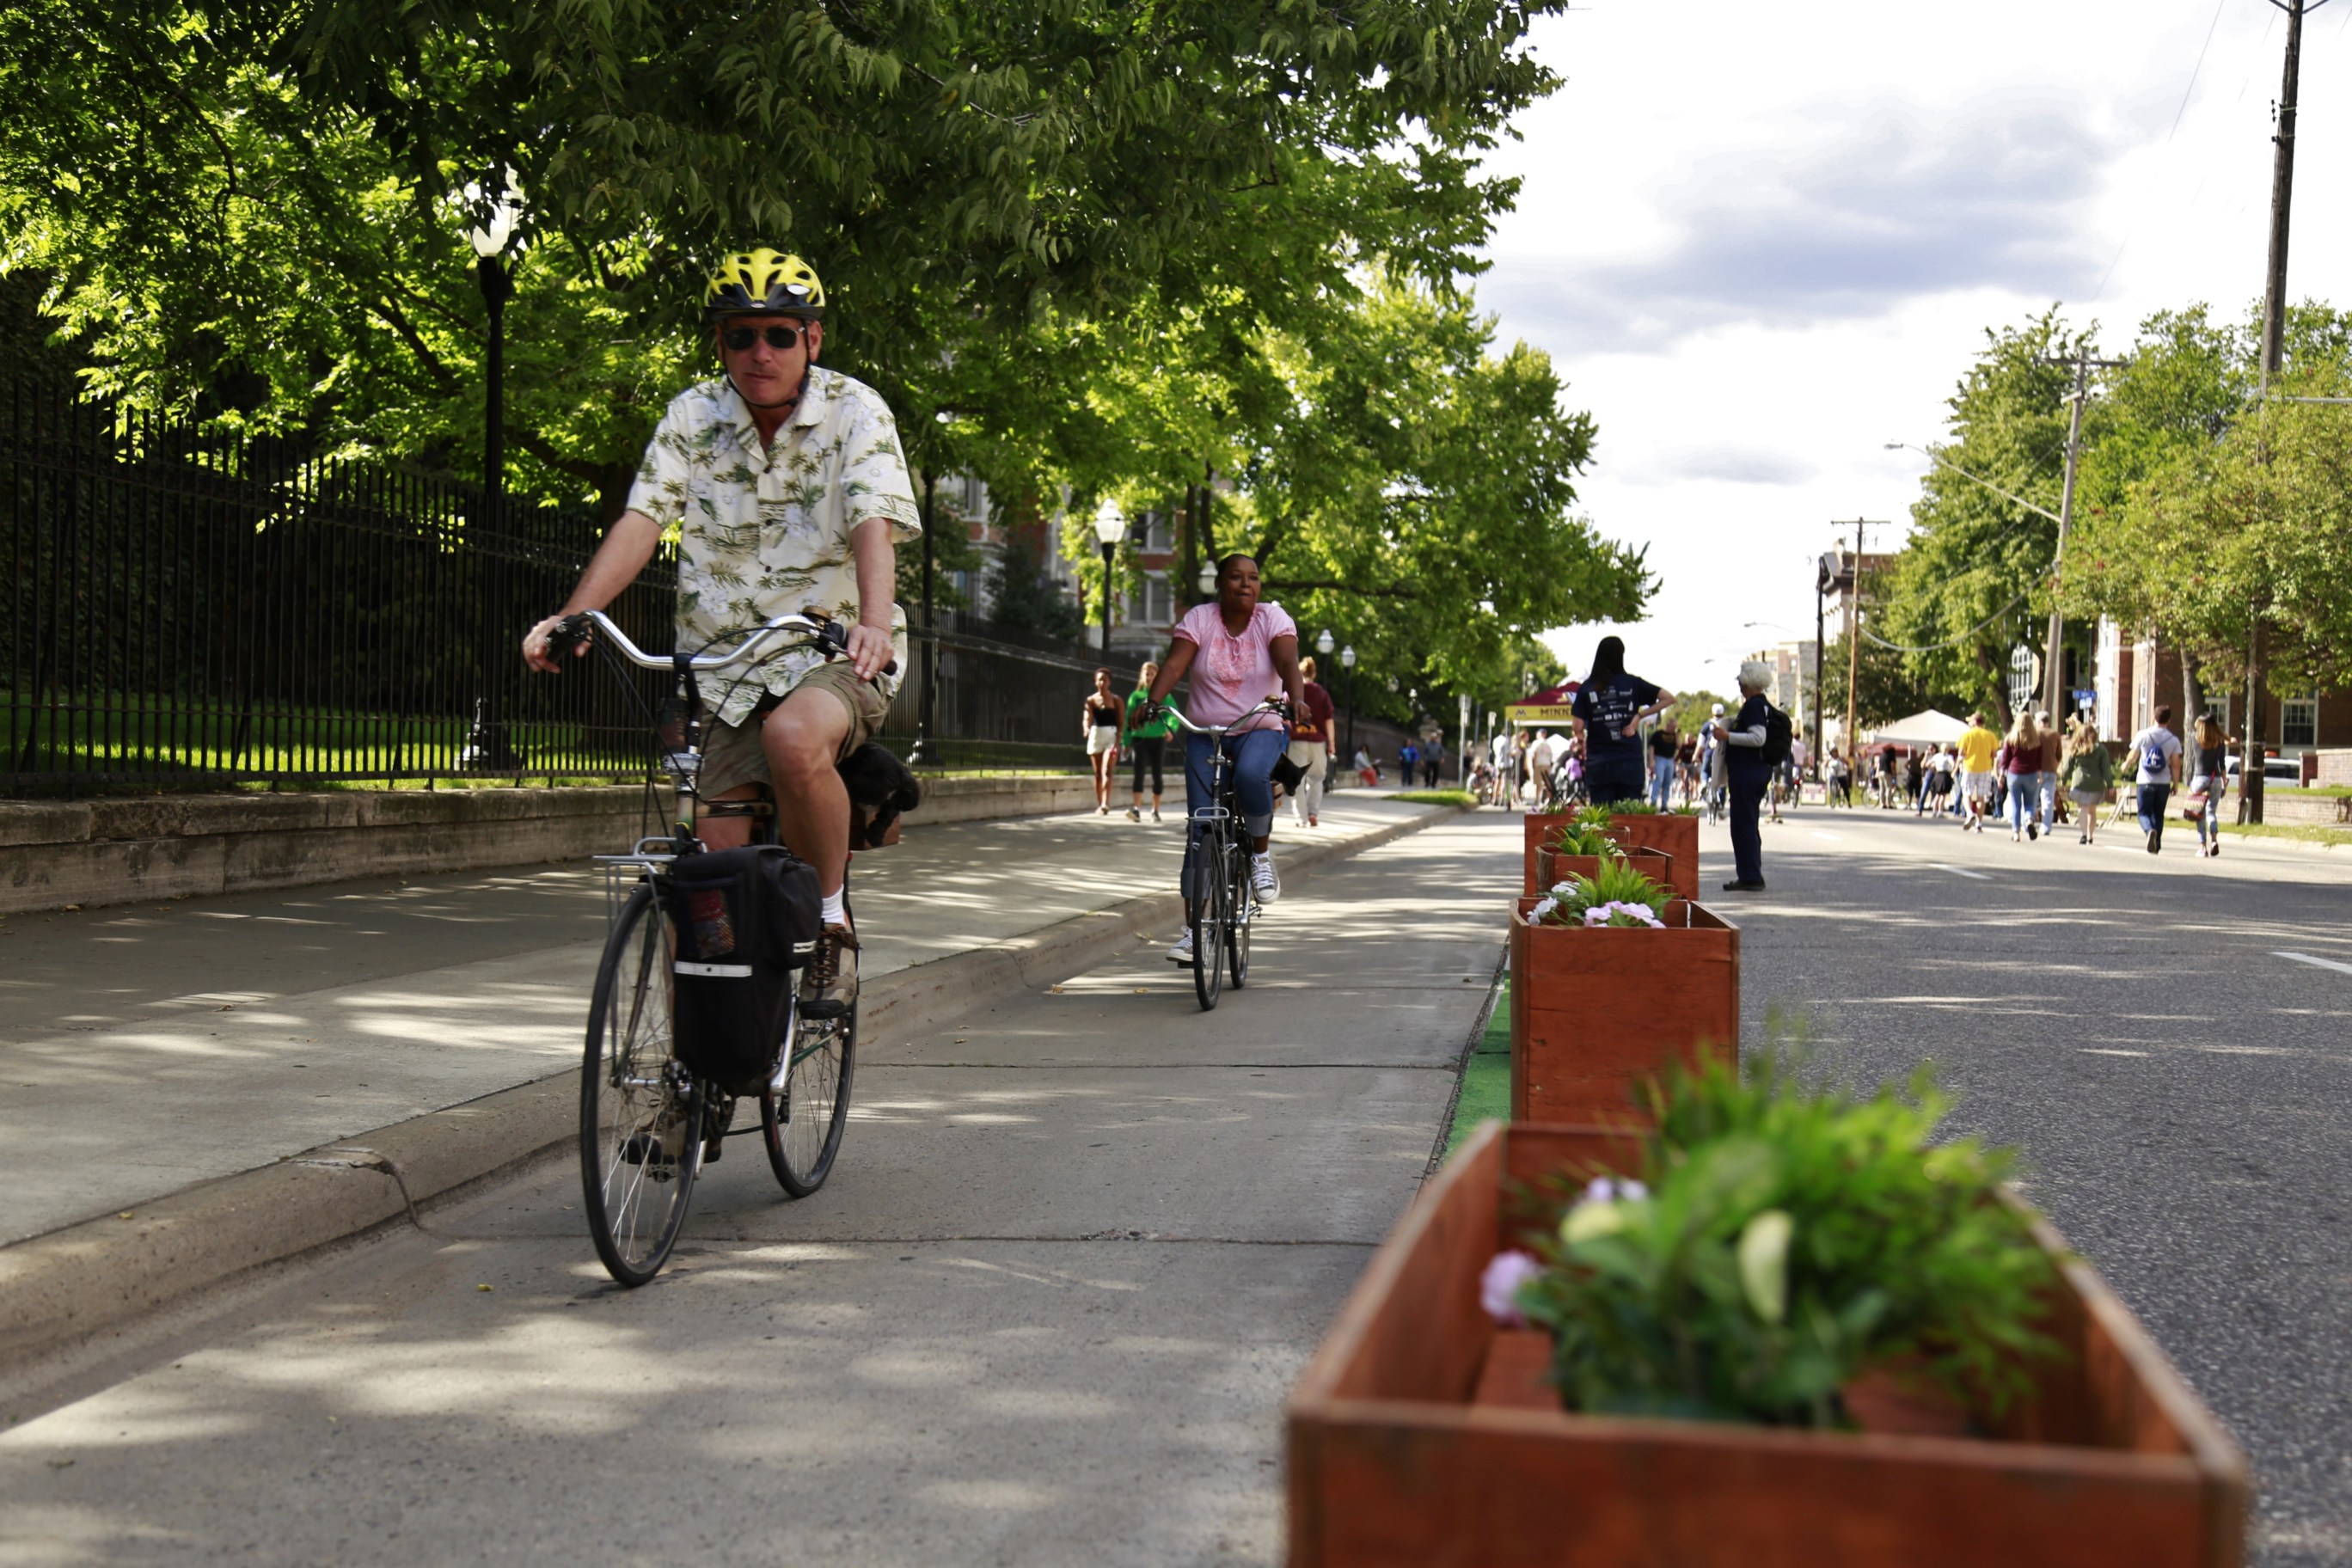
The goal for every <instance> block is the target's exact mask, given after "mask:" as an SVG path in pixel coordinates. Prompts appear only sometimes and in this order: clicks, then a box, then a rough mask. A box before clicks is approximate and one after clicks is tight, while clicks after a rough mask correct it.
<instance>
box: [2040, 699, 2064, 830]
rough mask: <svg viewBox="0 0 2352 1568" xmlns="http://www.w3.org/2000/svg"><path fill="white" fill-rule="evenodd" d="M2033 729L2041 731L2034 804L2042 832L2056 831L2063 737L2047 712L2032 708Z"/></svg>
mask: <svg viewBox="0 0 2352 1568" xmlns="http://www.w3.org/2000/svg"><path fill="white" fill-rule="evenodd" d="M2034 729H2039V731H2042V769H2039V771H2037V773H2034V804H2037V809H2039V811H2042V832H2044V835H2055V832H2058V757H2061V752H2065V738H2063V736H2061V733H2058V729H2055V726H2053V724H2051V717H2049V712H2044V710H2039V708H2037V710H2034Z"/></svg>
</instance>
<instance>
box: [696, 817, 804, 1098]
mask: <svg viewBox="0 0 2352 1568" xmlns="http://www.w3.org/2000/svg"><path fill="white" fill-rule="evenodd" d="M823 908H824V901H823V900H822V899H820V898H819V896H818V894H817V886H816V869H815V868H814V867H812V866H810V865H809V864H808V863H807V862H805V861H803V860H802V859H801V858H798V857H797V856H795V855H794V854H793V852H792V851H791V850H789V849H786V848H784V847H782V845H776V844H752V845H746V846H745V847H742V848H740V849H720V850H717V851H714V852H710V853H706V854H701V855H688V856H685V857H683V858H680V859H679V860H677V862H676V863H675V864H673V865H672V866H671V868H670V890H669V915H670V921H671V929H672V930H673V931H675V932H676V933H677V954H676V956H675V958H674V960H673V962H672V965H671V967H672V971H673V973H672V974H671V976H670V979H671V984H672V995H673V997H674V998H675V1006H674V1010H673V1020H674V1021H673V1026H672V1048H673V1049H674V1051H675V1052H676V1054H677V1059H678V1060H679V1062H681V1063H683V1064H684V1065H685V1067H686V1068H687V1070H688V1071H689V1072H691V1073H693V1074H694V1075H695V1076H697V1077H698V1078H705V1079H709V1080H710V1081H712V1082H713V1083H715V1084H717V1085H718V1086H719V1089H721V1090H723V1091H724V1092H726V1093H730V1094H751V1093H756V1092H757V1091H758V1090H759V1089H763V1088H765V1087H766V1086H767V1082H768V1079H769V1077H770V1075H771V1074H772V1073H773V1072H774V1071H775V1068H776V1058H777V1054H778V1052H779V1051H780V1050H781V1049H782V1046H783V1041H784V1029H785V1026H786V1025H787V1024H788V1023H789V1022H790V1020H791V1012H792V1003H793V971H794V970H797V969H799V968H800V967H801V966H802V965H803V964H804V963H807V962H808V961H809V959H810V957H811V956H812V955H813V954H814V952H815V951H816V940H817V936H818V934H819V932H820V931H821V930H822V925H821V916H822V913H823Z"/></svg>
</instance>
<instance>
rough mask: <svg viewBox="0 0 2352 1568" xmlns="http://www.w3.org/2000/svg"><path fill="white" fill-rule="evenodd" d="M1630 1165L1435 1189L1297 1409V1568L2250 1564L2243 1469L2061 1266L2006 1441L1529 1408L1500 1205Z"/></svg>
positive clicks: (2133, 1332) (1605, 1141)
mask: <svg viewBox="0 0 2352 1568" xmlns="http://www.w3.org/2000/svg"><path fill="white" fill-rule="evenodd" d="M1629 1155H1630V1149H1629V1146H1628V1145H1627V1143H1626V1142H1624V1141H1623V1140H1622V1137H1621V1136H1617V1135H1612V1134H1611V1133H1609V1132H1607V1131H1604V1130H1601V1129H1599V1128H1563V1127H1533V1126H1520V1125H1513V1126H1511V1127H1509V1128H1505V1127H1503V1126H1501V1125H1499V1124H1496V1123H1489V1124H1488V1125H1487V1126H1486V1127H1485V1128H1483V1129H1481V1130H1480V1131H1478V1132H1477V1133H1476V1134H1475V1135H1474V1136H1473V1137H1472V1138H1471V1140H1470V1142H1468V1143H1466V1144H1465V1145H1464V1146H1463V1148H1462V1150H1461V1152H1459V1153H1457V1154H1456V1155H1455V1156H1454V1159H1453V1160H1452V1161H1451V1162H1449V1163H1447V1165H1446V1167H1445V1169H1444V1170H1443V1171H1441V1172H1440V1173H1438V1174H1437V1176H1436V1177H1435V1178H1434V1179H1433V1181H1432V1182H1431V1183H1430V1184H1429V1185H1428V1186H1427V1187H1426V1188H1424V1189H1423V1192H1422V1194H1421V1197H1420V1200H1419V1201H1418V1202H1417V1203H1415V1204H1414V1205H1413V1207H1412V1210H1411V1211H1410V1212H1409V1213H1407V1214H1406V1215H1405V1217H1404V1218H1403V1220H1402V1221H1401V1222H1400V1223H1399V1224H1398V1226H1397V1228H1396V1230H1395V1231H1394V1232H1393V1233H1392V1234H1391V1236H1390V1237H1389V1238H1388V1240H1387V1241H1386V1242H1385V1243H1383V1244H1382V1245H1381V1249H1380V1251H1379V1252H1378V1253H1376V1254H1375V1255H1374V1256H1373V1258H1372V1261H1371V1264H1370V1267H1369V1268H1366V1269H1365V1271H1364V1276H1363V1278H1362V1279H1361V1280H1360V1281H1359V1282H1358V1284H1357V1286H1356V1289H1355V1291H1354V1293H1353V1294H1352V1295H1350V1296H1349V1299H1348V1303H1347V1305H1346V1307H1344V1308H1343V1309H1342V1310H1341V1311H1340V1313H1339V1321H1338V1322H1337V1323H1335V1324H1334V1325H1333V1326H1332V1329H1331V1331H1330V1332H1329V1333H1328V1335H1327V1336H1325V1338H1324V1341H1323V1344H1322V1347H1321V1348H1320V1349H1319V1350H1318V1352H1316V1354H1315V1358H1314V1359H1313V1360H1312V1361H1311V1362H1309V1363H1307V1370H1306V1372H1305V1373H1303V1374H1302V1375H1301V1376H1300V1378H1299V1380H1298V1383H1297V1386H1296V1387H1295V1388H1294V1389H1293V1391H1292V1393H1291V1397H1290V1405H1289V1411H1288V1434H1287V1445H1288V1477H1287V1480H1288V1488H1289V1500H1290V1556H1289V1562H1290V1568H1339V1565H1341V1564H1347V1565H1349V1568H1378V1565H1388V1564H1394V1565H1395V1568H1407V1565H1411V1568H1431V1565H1437V1564H1461V1565H1464V1568H1468V1565H1471V1564H1476V1565H1479V1568H1522V1565H1525V1568H1533V1565H1535V1564H1562V1563H1572V1564H1575V1565H1576V1568H1669V1565H1670V1568H1858V1565H1864V1564H1867V1565H1870V1568H1960V1565H1962V1564H1967V1565H1969V1568H1984V1565H1988V1564H1990V1565H1992V1568H2082V1565H2083V1564H2087V1563H2115V1564H2119V1565H2120V1564H2126V1563H2128V1564H2130V1565H2131V1568H2235V1565H2236V1564H2237V1563H2239V1562H2240V1561H2241V1553H2242V1550H2243V1544H2244V1536H2245V1522H2244V1521H2245V1510H2246V1502H2247V1492H2248V1481H2247V1475H2246V1468H2245V1461H2244V1459H2243V1458H2242V1457H2241V1456H2240V1454H2239V1453H2238V1451H2237V1448H2236V1447H2235V1446H2234V1445H2232V1444H2231V1441H2230V1439H2229V1437H2228V1436H2227V1435H2226V1434H2224V1433H2223V1432H2222V1430H2221V1426H2220V1424H2219V1423H2218V1422H2216V1421H2215V1420H2214V1419H2213V1417H2212V1415H2210V1413H2208V1412H2207V1411H2206V1410H2205V1408H2204V1407H2203V1406H2202V1405H2200V1404H2199V1403H2198V1401H2197V1397H2196V1395H2194V1394H2191V1393H2190V1392H2189V1389H2188V1387H2187V1385H2186V1384H2183V1383H2182V1382H2181V1381H2180V1377H2179V1373H2175V1372H2174V1371H2173V1369H2172V1367H2171V1366H2170V1364H2169V1363H2167V1362H2166V1360H2165V1358H2164V1355H2163V1352H2160V1351H2158V1349H2157V1348H2156V1346H2155V1345H2154V1344H2153V1343H2152V1342H2150V1341H2149V1339H2148V1338H2147V1333H2146V1331H2143V1330H2142V1329H2141V1327H2140V1326H2139V1323H2138V1322H2137V1321H2136V1320H2135V1319H2134V1318H2133V1317H2132V1315H2131V1313H2130V1312H2129V1311H2127V1310H2126V1309H2125V1308H2124V1306H2123V1304H2122V1303H2121V1302H2119V1301H2117V1300H2116V1298H2115V1297H2114V1296H2113V1295H2112V1294H2111V1293H2109V1291H2108V1290H2107V1288H2106V1287H2105V1285H2104V1284H2102V1283H2101V1282H2100V1280H2099V1278H2098V1276H2097V1275H2096V1274H2095V1273H2093V1272H2092V1271H2091V1269H2090V1268H2087V1267H2086V1266H2084V1264H2082V1263H2080V1262H2062V1264H2061V1265H2060V1269H2061V1274H2060V1282H2059V1287H2058V1289H2057V1291H2056V1292H2055V1294H2054V1296H2053V1300H2052V1301H2051V1312H2050V1317H2049V1319H2048V1321H2045V1323H2044V1324H2043V1325H2042V1326H2043V1327H2044V1329H2045V1330H2047V1331H2049V1332H2051V1333H2052V1334H2053V1335H2054V1336H2055V1337H2056V1338H2057V1339H2058V1340H2059V1341H2060V1342H2062V1343H2063V1345H2064V1346H2065V1347H2066V1349H2067V1352H2068V1356H2067V1359H2066V1360H2065V1361H2063V1362H2062V1363H2045V1364H2044V1370H2043V1371H2042V1373H2041V1376H2040V1379H2039V1392H2038V1394H2036V1396H2035V1397H2034V1398H2033V1399H2032V1401H2031V1402H2030V1403H2029V1404H2027V1405H2021V1406H2019V1407H2015V1408H2013V1410H2012V1412H2011V1420H2010V1421H2009V1422H2008V1423H2007V1425H2006V1428H2005V1430H2004V1431H2003V1432H2002V1433H2001V1435H2000V1436H1994V1437H1972V1436H1891V1435H1885V1434H1883V1433H1879V1432H1864V1433H1840V1432H1808V1431H1791V1430H1780V1429H1773V1428H1766V1427H1750V1426H1726V1425H1717V1424H1713V1423H1706V1422H1686V1421H1664V1420H1647V1419H1633V1418H1621V1417H1604V1416H1589V1415H1570V1414H1569V1413H1567V1412H1565V1411H1563V1410H1561V1409H1560V1408H1559V1406H1558V1405H1557V1404H1556V1403H1555V1404H1551V1405H1549V1407H1547V1408H1540V1409H1537V1408H1528V1407H1526V1405H1527V1401H1526V1400H1525V1399H1524V1398H1523V1397H1522V1398H1517V1399H1514V1398H1512V1397H1511V1396H1510V1395H1509V1394H1508V1392H1507V1390H1508V1387H1509V1385H1510V1384H1514V1383H1517V1384H1520V1385H1521V1386H1522V1387H1523V1386H1524V1383H1525V1373H1524V1365H1522V1366H1520V1367H1519V1368H1517V1369H1504V1371H1505V1373H1506V1374H1505V1375H1503V1376H1500V1377H1496V1376H1494V1375H1492V1374H1493V1373H1494V1372H1495V1370H1496V1369H1495V1368H1493V1367H1491V1366H1490V1364H1489V1363H1490V1362H1494V1361H1496V1360H1501V1359H1507V1358H1506V1357H1503V1356H1498V1355H1497V1354H1496V1352H1497V1349H1498V1347H1500V1348H1501V1349H1502V1350H1504V1351H1506V1352H1514V1353H1515V1352H1518V1351H1519V1350H1521V1349H1522V1348H1523V1346H1524V1342H1526V1341H1527V1340H1528V1339H1530V1338H1536V1339H1539V1338H1540V1336H1533V1335H1528V1334H1526V1333H1524V1332H1522V1333H1512V1332H1508V1331H1496V1328H1495V1327H1494V1325H1493V1323H1492V1322H1491V1321H1490V1320H1489V1319H1488V1318H1487V1316H1486V1312H1485V1311H1484V1310H1481V1309H1480V1307H1479V1304H1478V1277H1479V1274H1480V1272H1481V1270H1483V1269H1484V1268H1486V1263H1487V1260H1488V1259H1489V1258H1492V1257H1493V1256H1494V1254H1495V1253H1496V1251H1497V1250H1498V1249H1500V1248H1501V1247H1507V1246H1511V1245H1514V1241H1515V1237H1513V1235H1512V1226H1511V1224H1510V1217H1509V1212H1508V1209H1507V1198H1506V1194H1507V1190H1508V1189H1510V1188H1512V1187H1514V1186H1516V1185H1517V1184H1522V1183H1526V1182H1528V1181H1531V1180H1534V1179H1536V1178H1538V1177H1541V1176H1544V1175H1548V1174H1550V1173H1555V1172H1559V1171H1564V1170H1566V1171H1576V1172H1583V1171H1586V1170H1591V1169H1609V1168H1612V1167H1614V1166H1618V1165H1619V1164H1620V1163H1621V1162H1623V1161H1625V1160H1626V1159H1627V1158H1628V1157H1629ZM2034 1228H2035V1236H2036V1238H2037V1239H2038V1240H2039V1241H2040V1242H2041V1243H2042V1246H2043V1247H2047V1248H2049V1249H2050V1250H2051V1251H2052V1252H2053V1254H2054V1255H2057V1256H2060V1257H2061V1258H2063V1256H2064V1243H2063V1241H2062V1240H2061V1239H2060V1238H2059V1237H2058V1235H2057V1234H2056V1233H2055V1232H2054V1231H2053V1230H2052V1229H2051V1228H2050V1227H2049V1226H2047V1225H2046V1224H2044V1223H2042V1222H2041V1221H2040V1220H2039V1219H2036V1220H2035V1221H2034ZM1521 1359H1522V1362H1523V1361H1524V1358H1523V1357H1522V1358H1521ZM1482 1381H1483V1382H1484V1383H1485V1384H1486V1385H1487V1389H1488V1396H1487V1397H1486V1398H1483V1399H1482V1398H1481V1384H1482Z"/></svg>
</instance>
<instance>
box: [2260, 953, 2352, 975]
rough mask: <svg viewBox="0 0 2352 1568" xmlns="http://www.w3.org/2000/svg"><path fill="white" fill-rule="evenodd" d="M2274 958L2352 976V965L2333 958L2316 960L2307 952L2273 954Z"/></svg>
mask: <svg viewBox="0 0 2352 1568" xmlns="http://www.w3.org/2000/svg"><path fill="white" fill-rule="evenodd" d="M2271 956H2272V957H2273V958H2291V959H2293V960H2294V961H2295V962H2296V963H2308V964H2309V965H2311V966H2312V967H2313V968H2314V969H2332V970H2334V971H2336V973H2338V974H2352V963H2336V961H2335V960H2334V959H2332V958H2314V957H2312V956H2311V954H2309V953H2307V952H2273V953H2272V954H2271Z"/></svg>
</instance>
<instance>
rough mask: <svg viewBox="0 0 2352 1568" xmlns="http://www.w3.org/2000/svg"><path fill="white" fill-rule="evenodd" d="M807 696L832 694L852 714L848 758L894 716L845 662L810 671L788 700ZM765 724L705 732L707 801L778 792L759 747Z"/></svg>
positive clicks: (703, 788)
mask: <svg viewBox="0 0 2352 1568" xmlns="http://www.w3.org/2000/svg"><path fill="white" fill-rule="evenodd" d="M809 690H819V691H824V692H827V693H830V694H831V695H832V696H833V697H834V698H835V700H837V701H839V702H840V704H841V705H842V706H843V707H844V708H846V709H847V710H849V734H848V737H847V738H846V739H845V740H844V741H843V742H841V755H842V756H844V757H846V756H847V755H849V753H850V752H854V751H856V750H857V748H858V747H860V746H862V745H864V744H865V743H866V742H868V741H870V740H872V739H873V738H874V737H875V736H877V735H878V734H880V733H881V732H882V721H883V720H885V719H886V718H887V717H888V716H889V713H890V700H889V699H888V698H887V697H885V696H883V695H882V689H881V688H880V687H878V686H877V685H875V684H874V683H873V682H872V681H870V680H860V679H857V672H856V670H855V669H852V668H850V666H849V661H848V660H846V659H835V660H834V661H833V662H832V663H831V664H827V665H823V666H820V667H819V668H815V669H812V670H810V671H809V672H808V674H806V675H804V676H803V677H802V678H801V683H800V684H799V685H798V686H795V687H793V689H792V690H791V692H789V693H788V694H787V695H789V696H793V697H797V696H799V695H800V694H801V693H802V692H803V691H809ZM761 722H763V721H761V720H753V721H751V722H749V723H744V724H721V723H719V722H718V721H716V720H713V721H710V722H709V724H708V725H707V726H706V728H705V731H704V734H703V742H702V778H701V784H700V785H699V786H698V787H699V790H700V793H701V795H702V797H703V798H704V799H705V800H716V799H718V798H719V796H720V795H724V794H726V793H727V792H728V791H729V790H730V789H735V788H737V787H739V786H740V785H743V784H766V785H768V786H769V788H770V789H771V790H772V789H773V788H774V787H775V782H776V781H775V780H774V779H772V778H771V777H770V776H769V774H768V752H767V749H766V748H765V747H764V746H762V745H761V743H760V725H761ZM836 760H838V759H836Z"/></svg>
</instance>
